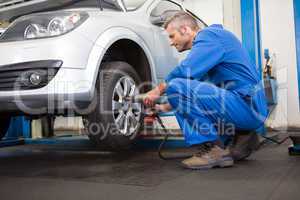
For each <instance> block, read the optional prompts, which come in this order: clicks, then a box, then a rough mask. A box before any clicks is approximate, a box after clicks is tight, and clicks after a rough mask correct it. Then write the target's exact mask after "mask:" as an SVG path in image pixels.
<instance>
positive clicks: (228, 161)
mask: <svg viewBox="0 0 300 200" xmlns="http://www.w3.org/2000/svg"><path fill="white" fill-rule="evenodd" d="M233 164H234V161H233V159H232V158H231V157H224V158H222V160H219V161H216V162H214V163H211V164H208V165H198V166H188V165H185V164H183V163H182V166H183V167H184V168H186V169H192V170H205V169H212V168H216V167H219V168H226V167H232V166H233Z"/></svg>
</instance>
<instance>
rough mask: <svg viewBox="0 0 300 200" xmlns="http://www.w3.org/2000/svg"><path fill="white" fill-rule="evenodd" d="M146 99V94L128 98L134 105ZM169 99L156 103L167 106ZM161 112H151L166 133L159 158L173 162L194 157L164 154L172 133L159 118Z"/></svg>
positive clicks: (159, 148)
mask: <svg viewBox="0 0 300 200" xmlns="http://www.w3.org/2000/svg"><path fill="white" fill-rule="evenodd" d="M145 98H146V94H139V95H136V96H133V97H128V98H127V100H129V101H131V102H134V103H142V104H143V102H144V100H145ZM167 102H168V101H167V97H166V96H161V97H160V98H159V99H158V100H157V101H155V102H154V103H155V104H165V103H167ZM159 114H160V113H159V112H157V111H156V110H155V109H152V110H151V117H153V118H154V119H156V121H157V122H158V124H159V125H160V126H161V128H162V130H163V131H164V133H165V136H164V139H163V140H162V142H161V143H160V145H159V147H158V150H157V153H158V156H159V158H161V159H163V160H173V159H185V158H189V157H191V156H192V155H191V154H180V155H179V154H176V155H172V156H171V155H169V156H167V155H164V154H163V153H162V150H163V148H164V147H165V144H166V142H167V140H168V139H169V136H170V135H172V133H171V132H170V131H168V130H167V128H166V126H165V125H164V124H163V121H162V120H161V117H160V116H159Z"/></svg>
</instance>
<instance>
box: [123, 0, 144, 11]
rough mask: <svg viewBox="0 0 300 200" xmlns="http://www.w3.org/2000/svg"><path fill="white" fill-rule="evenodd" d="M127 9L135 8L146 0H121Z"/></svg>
mask: <svg viewBox="0 0 300 200" xmlns="http://www.w3.org/2000/svg"><path fill="white" fill-rule="evenodd" d="M123 1H124V4H125V7H126V9H127V10H128V11H132V10H136V9H138V8H139V7H141V6H142V5H143V4H144V3H145V2H146V1H147V0H123Z"/></svg>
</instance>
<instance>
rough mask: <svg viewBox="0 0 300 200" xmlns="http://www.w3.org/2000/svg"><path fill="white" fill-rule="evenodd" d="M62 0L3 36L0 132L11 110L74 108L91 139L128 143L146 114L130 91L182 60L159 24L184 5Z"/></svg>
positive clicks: (39, 112)
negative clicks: (82, 120)
mask: <svg viewBox="0 0 300 200" xmlns="http://www.w3.org/2000/svg"><path fill="white" fill-rule="evenodd" d="M61 2H62V3H61V4H59V6H55V7H53V8H49V9H47V10H46V11H43V12H38V13H33V14H29V15H25V16H22V17H19V18H18V19H16V20H15V21H13V23H12V24H11V25H10V26H9V27H8V29H7V30H6V31H5V32H4V33H3V34H2V35H1V37H0V57H1V59H0V105H1V107H0V112H1V121H0V123H1V126H0V136H3V135H4V134H5V132H6V130H7V127H8V124H9V121H10V118H11V116H14V115H27V116H30V117H40V116H43V115H47V116H56V115H63V116H70V115H72V116H74V115H79V116H83V119H84V125H85V127H86V130H87V132H88V134H89V138H90V139H91V141H93V142H94V143H95V144H96V145H99V146H101V147H107V148H109V149H115V150H119V149H123V148H128V147H130V145H131V144H132V142H133V141H134V139H135V138H136V136H137V133H138V132H139V130H140V128H141V124H142V121H143V107H142V105H141V104H139V103H133V102H131V101H129V100H128V99H130V98H128V97H132V96H134V95H137V94H139V93H143V92H146V91H148V90H149V89H151V88H152V84H155V83H157V82H159V81H160V80H162V79H163V78H164V77H165V75H166V74H167V73H168V72H170V71H171V70H172V68H173V67H174V66H176V64H177V63H178V62H179V54H178V53H177V51H176V49H175V48H173V47H170V45H169V39H168V36H167V34H166V32H165V31H164V30H163V28H162V27H161V26H162V24H163V23H164V22H165V20H166V19H167V18H168V17H170V16H171V15H173V14H174V13H175V12H178V11H180V10H184V11H186V12H188V11H187V10H185V9H184V8H183V7H182V6H181V5H180V4H179V3H176V2H174V1H170V0H81V1H80V0H74V1H72V0H68V1H66V2H65V3H63V2H64V1H61ZM190 14H192V13H190ZM192 15H193V14H192ZM199 23H200V25H201V26H204V23H202V22H201V21H200V20H199Z"/></svg>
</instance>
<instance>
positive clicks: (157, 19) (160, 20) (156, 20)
mask: <svg viewBox="0 0 300 200" xmlns="http://www.w3.org/2000/svg"><path fill="white" fill-rule="evenodd" d="M177 12H179V10H166V11H164V12H163V13H162V14H161V15H159V16H151V17H150V21H151V23H152V24H154V25H156V26H162V25H163V24H164V23H165V22H166V21H167V20H168V19H169V18H170V17H172V16H173V15H175V14H176V13H177Z"/></svg>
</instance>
